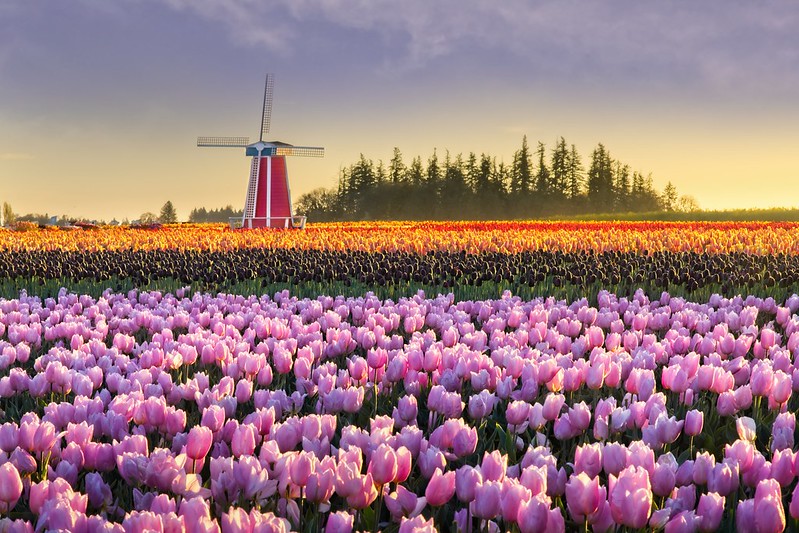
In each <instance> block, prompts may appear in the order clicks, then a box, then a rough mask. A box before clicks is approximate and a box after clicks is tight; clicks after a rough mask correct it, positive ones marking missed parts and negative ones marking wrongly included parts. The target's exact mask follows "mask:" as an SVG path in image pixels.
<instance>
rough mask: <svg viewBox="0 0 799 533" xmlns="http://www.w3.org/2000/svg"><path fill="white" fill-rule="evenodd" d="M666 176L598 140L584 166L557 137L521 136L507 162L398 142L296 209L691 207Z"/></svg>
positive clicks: (526, 213) (411, 212)
mask: <svg viewBox="0 0 799 533" xmlns="http://www.w3.org/2000/svg"><path fill="white" fill-rule="evenodd" d="M697 209H698V206H697V204H696V201H695V200H693V198H691V197H688V196H682V197H680V196H679V195H678V193H677V189H676V187H675V186H674V185H673V184H672V183H671V182H668V183H667V184H666V186H665V187H664V189H663V190H662V191H658V190H657V189H656V188H655V186H654V183H653V178H652V175H651V174H647V175H644V174H643V173H641V172H639V171H637V170H633V169H631V168H630V166H629V165H627V164H625V163H623V162H621V161H619V160H616V159H614V158H613V157H611V155H610V152H609V151H608V149H607V148H606V147H605V146H604V145H603V144H602V143H599V144H598V145H597V146H596V148H594V150H593V151H592V152H591V155H590V161H589V162H588V168H585V166H584V164H583V160H582V157H581V155H580V153H579V152H578V151H577V148H576V147H575V145H574V144H568V143H567V142H566V140H565V139H564V138H563V137H560V138H558V140H557V141H556V142H555V145H554V146H553V147H552V148H551V149H547V147H546V145H545V144H544V143H542V142H538V143H537V146H536V148H535V150H533V149H531V147H530V146H529V145H528V142H527V137H526V136H525V137H524V138H523V139H522V145H521V147H520V148H519V149H518V150H517V151H516V152H515V153H514V155H513V160H512V162H511V163H510V164H506V163H505V162H503V161H499V162H497V159H496V157H493V156H491V155H489V154H485V153H483V154H481V155H480V156H478V155H476V154H475V153H474V152H471V153H469V155H468V156H465V157H464V156H463V155H462V154H458V155H456V156H452V154H450V153H449V152H448V151H447V152H445V153H444V154H443V156H442V155H440V154H439V153H438V152H437V151H436V150H433V153H432V155H431V156H429V157H428V158H427V160H426V162H423V161H422V158H421V157H419V156H416V157H414V158H413V159H412V160H411V161H410V163H406V162H405V160H404V159H403V156H402V153H401V152H400V150H399V148H394V154H393V157H392V158H391V160H390V161H389V162H388V165H386V164H384V163H383V161H381V160H380V161H377V162H376V163H375V162H374V161H373V160H371V159H367V158H366V157H364V155H363V154H361V157H360V159H359V160H358V161H356V162H355V163H353V164H351V165H350V166H348V167H346V168H344V169H342V170H341V172H340V175H339V181H338V187H337V188H336V189H324V188H322V189H316V190H314V191H311V192H309V193H307V194H304V195H302V196H301V197H300V198H299V199H298V201H297V203H296V211H297V213H299V214H304V215H306V216H308V217H309V219H310V220H312V221H332V220H377V219H380V220H424V219H437V220H448V219H455V220H457V219H475V220H480V219H529V218H540V217H548V216H558V215H580V214H588V213H629V212H651V211H692V210H697Z"/></svg>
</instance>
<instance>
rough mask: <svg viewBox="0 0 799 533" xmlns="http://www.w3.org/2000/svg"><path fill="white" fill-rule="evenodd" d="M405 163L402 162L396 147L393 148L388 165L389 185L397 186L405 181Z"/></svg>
mask: <svg viewBox="0 0 799 533" xmlns="http://www.w3.org/2000/svg"><path fill="white" fill-rule="evenodd" d="M405 172H406V169H405V163H403V162H402V153H401V152H400V149H399V148H397V147H396V146H395V147H394V156H393V157H392V158H391V161H390V162H389V164H388V179H389V180H390V181H391V183H393V184H395V185H398V184H400V183H404V182H405V181H406V179H407V177H406V175H405Z"/></svg>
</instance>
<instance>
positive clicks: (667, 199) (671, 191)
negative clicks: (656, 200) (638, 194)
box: [660, 182, 678, 211]
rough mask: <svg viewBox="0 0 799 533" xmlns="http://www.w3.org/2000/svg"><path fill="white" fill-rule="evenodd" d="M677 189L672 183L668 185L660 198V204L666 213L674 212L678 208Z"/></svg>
mask: <svg viewBox="0 0 799 533" xmlns="http://www.w3.org/2000/svg"><path fill="white" fill-rule="evenodd" d="M677 198H678V195H677V187H675V186H674V184H673V183H672V182H668V183H666V187H665V188H664V189H663V194H662V195H661V196H660V199H661V200H660V203H661V204H662V205H663V210H664V211H674V210H675V209H676V208H677Z"/></svg>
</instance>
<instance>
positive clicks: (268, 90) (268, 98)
mask: <svg viewBox="0 0 799 533" xmlns="http://www.w3.org/2000/svg"><path fill="white" fill-rule="evenodd" d="M274 84H275V80H274V76H272V74H267V75H266V81H265V82H264V109H263V111H262V112H261V137H260V138H259V139H258V140H259V141H263V140H264V135H266V134H267V133H269V125H270V123H271V122H272V91H273V89H274Z"/></svg>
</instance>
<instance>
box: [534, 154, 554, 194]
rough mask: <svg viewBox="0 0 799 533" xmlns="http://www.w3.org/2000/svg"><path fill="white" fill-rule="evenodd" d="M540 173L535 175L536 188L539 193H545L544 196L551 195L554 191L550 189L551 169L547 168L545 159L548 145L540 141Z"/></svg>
mask: <svg viewBox="0 0 799 533" xmlns="http://www.w3.org/2000/svg"><path fill="white" fill-rule="evenodd" d="M537 154H538V174H536V176H535V190H536V192H537V193H539V194H543V195H544V196H549V194H550V193H551V192H552V190H551V189H550V185H551V184H550V177H549V169H548V168H547V164H546V161H544V155H545V154H546V147H545V146H544V143H542V142H541V141H538V150H537Z"/></svg>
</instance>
